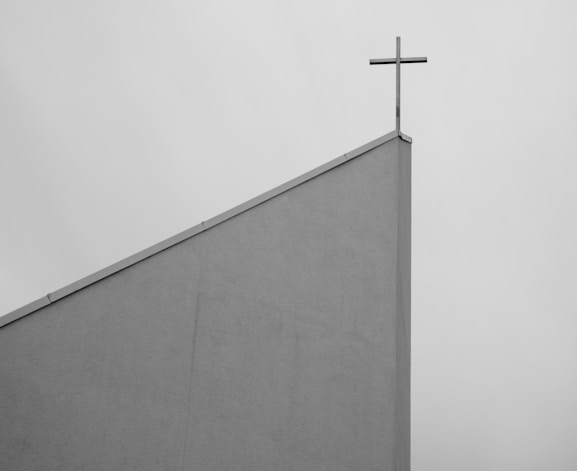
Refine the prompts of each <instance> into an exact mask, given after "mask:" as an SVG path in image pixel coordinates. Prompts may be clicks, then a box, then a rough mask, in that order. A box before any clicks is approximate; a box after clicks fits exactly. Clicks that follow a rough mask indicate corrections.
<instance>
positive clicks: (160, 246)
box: [0, 130, 412, 328]
mask: <svg viewBox="0 0 577 471" xmlns="http://www.w3.org/2000/svg"><path fill="white" fill-rule="evenodd" d="M396 137H399V138H401V139H403V140H404V141H406V142H408V143H412V139H411V138H410V137H409V136H407V135H405V134H403V133H401V132H400V131H397V130H395V131H391V132H389V133H387V134H385V135H383V136H381V137H378V138H377V139H374V140H372V141H370V142H368V143H367V144H364V145H362V146H360V147H357V148H356V149H353V150H352V151H350V152H346V153H345V154H343V155H341V156H339V157H337V158H335V159H332V160H330V161H328V162H326V163H324V164H322V165H320V166H318V167H316V168H314V169H312V170H309V171H308V172H306V173H303V174H302V175H300V176H298V177H295V178H293V179H291V180H289V181H288V182H285V183H283V184H281V185H279V186H277V187H275V188H273V189H271V190H268V191H266V192H264V193H262V194H260V195H258V196H255V197H254V198H251V199H249V200H248V201H245V202H244V203H241V204H239V205H237V206H235V207H233V208H231V209H229V210H227V211H225V212H223V213H220V214H218V215H216V216H214V217H212V218H210V219H208V220H206V221H202V222H200V224H197V225H195V226H193V227H191V228H189V229H186V230H184V231H182V232H179V233H178V234H176V235H174V236H172V237H169V238H168V239H164V240H162V241H160V242H157V243H156V244H153V245H151V246H150V247H147V248H145V249H143V250H141V251H139V252H136V253H135V254H133V255H130V256H128V257H126V258H123V259H122V260H119V261H118V262H116V263H113V264H112V265H109V266H107V267H105V268H102V269H100V270H98V271H96V272H94V273H92V274H90V275H87V276H85V277H83V278H81V279H79V280H77V281H74V282H72V283H70V284H68V285H66V286H64V287H62V288H60V289H58V290H56V291H53V292H51V293H48V294H46V295H45V296H42V297H41V298H39V299H37V300H36V301H32V302H31V303H28V304H26V305H24V306H22V307H20V308H18V309H15V310H13V311H11V312H9V313H7V314H5V315H4V316H1V317H0V328H2V327H4V326H6V325H8V324H10V323H12V322H14V321H16V320H18V319H20V318H22V317H24V316H27V315H28V314H31V313H33V312H35V311H37V310H39V309H42V308H43V307H46V306H48V305H49V304H52V303H55V302H56V301H58V300H60V299H62V298H64V297H66V296H69V295H71V294H72V293H75V292H76V291H80V290H81V289H83V288H86V287H88V286H90V285H92V284H94V283H96V282H98V281H100V280H103V279H104V278H107V277H109V276H111V275H114V274H115V273H118V272H120V271H122V270H124V269H125V268H128V267H131V266H132V265H135V264H136V263H138V262H141V261H143V260H146V259H147V258H149V257H151V256H153V255H155V254H157V253H160V252H162V251H164V250H166V249H168V248H170V247H172V246H174V245H176V244H179V243H180V242H184V241H185V240H187V239H190V238H191V237H194V236H195V235H197V234H200V233H201V232H205V231H207V230H209V229H211V228H212V227H214V226H217V225H218V224H221V223H223V222H225V221H227V220H229V219H231V218H233V217H235V216H238V215H239V214H242V213H244V212H245V211H248V210H249V209H252V208H254V207H256V206H258V205H260V204H262V203H264V202H266V201H268V200H270V199H272V198H274V197H275V196H278V195H280V194H282V193H285V192H286V191H288V190H290V189H292V188H295V187H296V186H298V185H301V184H303V183H305V182H307V181H309V180H312V179H313V178H315V177H318V176H319V175H322V174H323V173H325V172H328V171H329V170H332V169H333V168H336V167H339V166H340V165H342V164H344V163H346V162H348V161H350V160H352V159H355V158H357V157H359V156H361V155H363V154H365V153H366V152H368V151H370V150H372V149H374V148H375V147H378V146H380V145H382V144H384V143H386V142H388V141H391V140H393V139H395V138H396Z"/></svg>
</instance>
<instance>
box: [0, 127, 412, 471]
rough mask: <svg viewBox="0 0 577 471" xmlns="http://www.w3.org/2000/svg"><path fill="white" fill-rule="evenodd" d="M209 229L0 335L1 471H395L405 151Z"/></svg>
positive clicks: (403, 412)
mask: <svg viewBox="0 0 577 471" xmlns="http://www.w3.org/2000/svg"><path fill="white" fill-rule="evenodd" d="M337 160H338V159H337ZM297 180H298V179H297ZM273 191H274V190H273ZM241 206H243V205H241ZM225 214H226V213H225ZM218 218H219V217H217V218H215V221H216V222H215V223H214V224H213V225H212V226H211V227H210V230H203V231H198V232H197V233H195V234H193V236H189V237H184V238H182V239H181V240H180V241H178V242H175V243H173V244H167V245H166V247H165V248H163V249H162V250H158V251H156V252H154V253H150V254H149V255H148V256H147V257H145V258H143V259H141V260H138V261H134V262H133V263H131V264H129V265H126V266H125V267H123V268H120V269H118V270H112V269H111V270H110V271H109V272H108V274H107V276H106V277H103V278H99V279H98V280H92V281H91V282H90V283H85V284H84V285H81V286H79V285H77V286H76V287H75V289H70V288H68V289H67V291H63V292H62V293H61V295H62V297H61V298H59V299H58V300H57V299H56V297H52V296H51V297H50V301H52V302H51V304H48V305H45V304H46V301H45V300H44V301H42V303H41V304H42V305H41V306H39V307H38V308H37V310H36V311H35V312H34V313H33V314H31V315H26V316H25V317H21V318H19V319H17V320H15V319H14V317H13V318H12V320H13V322H12V323H10V324H8V325H5V326H4V327H3V328H1V329H0V358H1V360H0V381H1V384H2V387H1V388H0V469H1V470H4V469H6V470H11V471H12V470H14V471H19V470H26V471H35V470H42V471H47V470H78V469H82V470H103V469H107V470H108V469H114V470H132V469H134V470H151V471H152V470H155V471H156V470H179V471H180V470H214V471H228V470H231V471H232V470H235V471H237V470H247V471H248V470H251V471H254V470H262V471H269V470H281V471H284V470H287V471H288V470H299V471H309V470H310V471H313V470H314V471H319V470H331V471H339V470H355V471H357V470H377V469H378V470H390V471H393V470H394V471H407V470H408V469H409V452H410V449H409V437H410V431H409V377H410V144H409V143H408V142H406V141H405V140H403V139H402V138H400V137H397V136H396V135H395V136H389V137H387V139H381V141H380V142H376V143H373V145H369V146H367V147H366V148H364V149H362V150H359V151H358V152H357V153H356V154H355V155H353V156H349V157H346V156H343V158H341V161H340V162H339V163H338V164H336V165H333V166H331V167H330V168H325V169H324V170H323V171H321V172H317V173H316V174H315V175H313V176H310V178H304V179H301V181H299V182H298V183H296V184H293V185H291V186H290V187H285V188H284V189H283V190H282V191H278V192H277V193H275V194H274V195H272V196H270V197H268V198H264V199H262V200H260V201H259V202H258V203H257V204H252V205H250V206H249V207H246V206H245V208H244V209H243V210H242V211H239V212H237V213H235V214H232V215H229V216H228V217H224V218H222V217H220V219H218ZM175 237H182V236H181V235H179V236H175ZM14 320H15V321H14Z"/></svg>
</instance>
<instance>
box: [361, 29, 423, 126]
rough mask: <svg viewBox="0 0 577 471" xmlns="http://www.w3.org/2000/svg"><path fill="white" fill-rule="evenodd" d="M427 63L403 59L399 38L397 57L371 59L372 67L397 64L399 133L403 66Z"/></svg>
mask: <svg viewBox="0 0 577 471" xmlns="http://www.w3.org/2000/svg"><path fill="white" fill-rule="evenodd" d="M416 62H427V58H426V57H401V38H400V37H399V36H397V57H394V58H392V59H371V60H370V62H369V63H370V64H371V65H378V64H397V131H398V132H401V64H414V63H416Z"/></svg>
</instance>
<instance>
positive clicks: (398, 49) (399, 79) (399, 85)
mask: <svg viewBox="0 0 577 471" xmlns="http://www.w3.org/2000/svg"><path fill="white" fill-rule="evenodd" d="M396 59H397V131H399V132H400V131H401V37H400V36H397V57H396Z"/></svg>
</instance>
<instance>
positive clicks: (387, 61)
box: [370, 57, 427, 65]
mask: <svg viewBox="0 0 577 471" xmlns="http://www.w3.org/2000/svg"><path fill="white" fill-rule="evenodd" d="M400 62H401V64H414V63H417V62H427V58H426V57H401V60H400ZM396 63H397V59H396V58H395V57H393V58H392V59H371V60H370V64H371V65H378V64H396Z"/></svg>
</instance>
